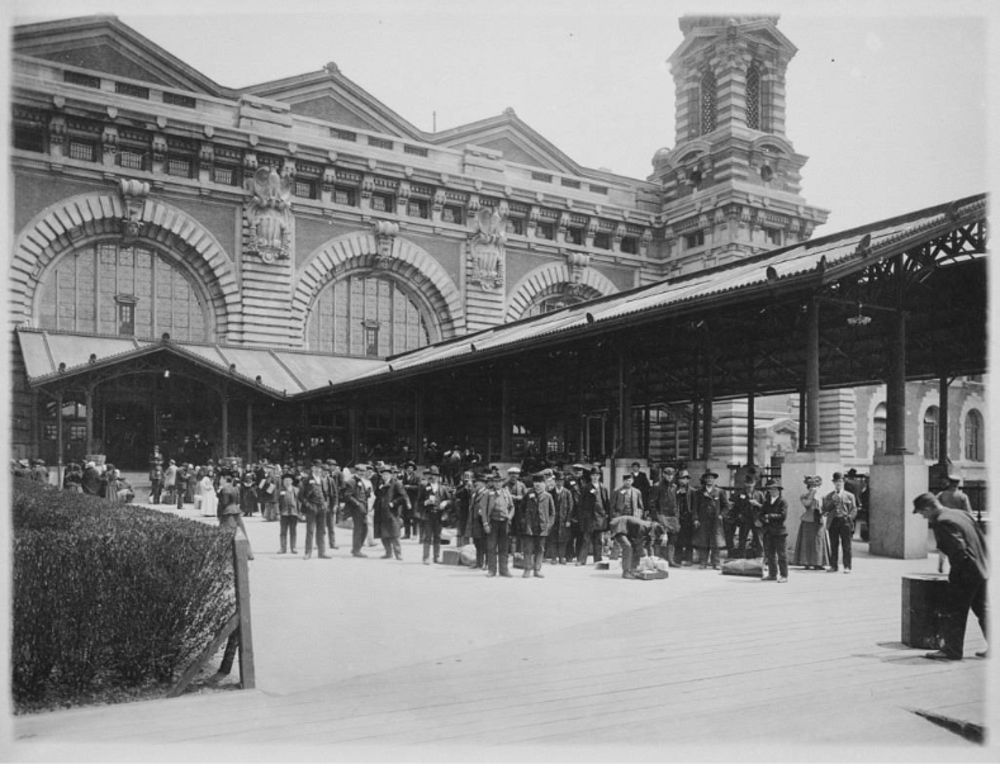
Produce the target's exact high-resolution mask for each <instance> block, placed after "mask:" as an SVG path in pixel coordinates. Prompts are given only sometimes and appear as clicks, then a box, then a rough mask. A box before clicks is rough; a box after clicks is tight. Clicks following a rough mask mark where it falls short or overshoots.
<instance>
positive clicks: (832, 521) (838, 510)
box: [822, 472, 858, 573]
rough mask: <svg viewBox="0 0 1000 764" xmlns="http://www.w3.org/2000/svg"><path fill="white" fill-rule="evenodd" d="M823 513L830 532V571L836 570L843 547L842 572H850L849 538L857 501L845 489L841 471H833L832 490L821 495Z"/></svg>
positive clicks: (851, 533)
mask: <svg viewBox="0 0 1000 764" xmlns="http://www.w3.org/2000/svg"><path fill="white" fill-rule="evenodd" d="M822 510H823V515H824V516H825V517H826V518H828V519H827V530H828V531H829V533H830V568H829V572H830V573H836V572H837V559H838V557H839V554H840V548H841V547H843V549H844V572H845V573H850V572H851V538H852V537H853V536H854V518H855V517H857V516H858V502H857V499H855V498H854V494H853V493H851V492H850V491H848V490H847V488H846V487H845V482H844V473H843V472H834V473H833V490H832V491H830V493H828V494H827V495H826V496H824V497H823V507H822Z"/></svg>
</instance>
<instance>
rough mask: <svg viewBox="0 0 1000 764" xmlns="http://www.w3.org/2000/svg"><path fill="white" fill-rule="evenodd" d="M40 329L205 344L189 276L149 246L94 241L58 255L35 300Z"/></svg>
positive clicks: (199, 300) (201, 311)
mask: <svg viewBox="0 0 1000 764" xmlns="http://www.w3.org/2000/svg"><path fill="white" fill-rule="evenodd" d="M38 324H39V326H40V327H41V328H42V329H51V330H57V331H67V332H80V333H85V334H120V335H127V336H135V337H145V338H157V337H160V336H162V335H163V334H164V333H169V334H170V336H171V337H172V338H173V339H175V340H189V341H194V342H206V341H208V340H209V334H210V331H209V325H208V321H207V319H206V306H205V301H204V298H203V297H202V296H201V294H200V292H199V290H198V288H197V287H196V286H195V284H194V282H193V281H192V279H191V276H190V275H189V274H187V273H185V272H184V271H182V270H181V269H180V268H178V267H177V266H176V265H175V264H173V263H172V262H171V260H170V259H168V258H167V257H166V256H165V255H163V254H161V253H160V252H157V251H156V250H154V249H152V248H149V247H142V246H128V247H127V246H124V245H122V244H116V243H110V242H105V243H99V244H95V245H91V246H89V247H84V248H81V249H78V250H76V251H74V252H72V253H70V254H69V255H67V256H65V257H64V258H62V259H61V260H60V261H59V262H58V264H57V265H56V267H55V269H54V271H53V272H52V273H51V274H50V275H49V276H47V277H46V279H45V284H44V286H43V288H42V291H41V295H40V297H39V301H38Z"/></svg>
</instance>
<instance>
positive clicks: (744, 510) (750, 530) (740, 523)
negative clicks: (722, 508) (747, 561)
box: [732, 470, 764, 558]
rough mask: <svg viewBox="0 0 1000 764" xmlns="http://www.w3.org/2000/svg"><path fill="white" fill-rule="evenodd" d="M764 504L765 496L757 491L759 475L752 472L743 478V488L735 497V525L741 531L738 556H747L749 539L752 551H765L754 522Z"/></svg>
mask: <svg viewBox="0 0 1000 764" xmlns="http://www.w3.org/2000/svg"><path fill="white" fill-rule="evenodd" d="M763 503H764V494H763V492H762V491H760V490H758V489H757V473H756V472H754V471H753V470H751V471H750V472H748V473H747V474H746V476H745V477H744V478H743V488H741V489H740V490H738V491H736V492H735V493H734V495H733V508H732V516H733V520H734V525H735V527H736V528H738V529H739V540H738V541H737V546H736V556H739V557H741V558H745V557H748V556H752V555H748V554H747V539H748V538H749V540H750V550H751V551H752V550H755V549H763V548H764V544H763V539H762V538H761V531H760V528H758V527H757V526H756V525H754V520H756V519H757V513H758V511H759V510H760V507H761V505H762V504H763Z"/></svg>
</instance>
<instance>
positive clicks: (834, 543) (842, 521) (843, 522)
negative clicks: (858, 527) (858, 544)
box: [830, 517, 854, 570]
mask: <svg viewBox="0 0 1000 764" xmlns="http://www.w3.org/2000/svg"><path fill="white" fill-rule="evenodd" d="M853 535H854V525H853V523H851V521H850V520H848V519H847V518H846V517H835V518H833V519H832V520H831V521H830V568H831V569H832V570H836V569H837V560H838V558H839V554H838V551H839V548H840V547H841V546H843V547H844V568H845V569H846V570H850V569H851V536H853Z"/></svg>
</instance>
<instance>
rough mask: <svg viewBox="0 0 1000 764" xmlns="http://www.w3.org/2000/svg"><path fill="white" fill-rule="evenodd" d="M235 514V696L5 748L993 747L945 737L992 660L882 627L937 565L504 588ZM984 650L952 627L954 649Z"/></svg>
mask: <svg viewBox="0 0 1000 764" xmlns="http://www.w3.org/2000/svg"><path fill="white" fill-rule="evenodd" d="M142 496H143V494H142V493H141V492H140V498H142ZM174 512H176V510H174ZM178 514H181V515H183V516H186V517H191V518H192V519H195V520H196V521H198V522H203V521H204V522H209V521H210V520H209V519H208V518H205V519H204V520H202V519H200V518H197V517H196V516H195V513H194V512H193V511H192V510H190V509H186V510H183V511H181V512H179V513H178ZM247 525H248V531H249V535H250V539H251V543H252V545H253V548H254V552H255V554H256V559H255V560H254V561H253V562H252V563H251V564H250V575H251V590H252V614H253V630H254V648H255V652H256V658H257V661H256V672H257V689H256V690H254V691H238V690H233V691H230V692H209V693H199V694H190V695H185V696H182V697H181V698H177V699H173V700H156V701H148V702H143V703H133V704H127V705H121V706H105V707H98V708H84V709H73V710H67V711H59V712H53V713H47V714H38V715H32V716H24V717H16V718H15V719H14V721H13V736H14V748H13V749H12V750H11V751H10V754H11V755H8V756H5V757H4V758H5V759H6V760H18V761H22V760H23V761H29V760H30V761H58V760H94V761H98V760H100V761H112V760H115V761H117V760H137V759H146V758H152V759H165V760H170V761H177V760H181V759H182V758H191V759H193V760H215V759H226V760H241V759H242V760H248V761H255V760H281V761H284V760H288V759H291V758H293V755H294V757H295V758H304V759H316V758H319V759H332V758H336V759H338V760H345V759H346V760H361V759H371V758H373V757H377V758H384V759H390V760H391V759H411V760H412V759H435V760H441V761H444V760H459V759H462V758H464V759H468V758H469V757H470V756H474V757H476V758H478V759H500V760H512V759H514V758H515V757H516V758H519V759H525V760H551V759H564V758H570V757H571V758H573V759H578V760H608V761H618V760H622V759H624V758H626V757H628V758H630V759H631V758H634V757H636V756H640V755H641V756H643V757H644V758H647V759H652V760H695V759H698V760H706V759H709V758H716V759H721V760H727V761H736V760H744V759H746V760H756V759H758V758H760V757H761V756H765V755H766V756H767V758H768V759H769V760H772V761H773V760H788V761H791V760H804V759H803V756H808V757H809V760H812V761H828V760H837V761H839V760H862V761H874V760H886V759H893V760H900V759H903V760H906V761H920V760H933V761H935V762H941V761H996V760H997V749H996V748H994V747H993V745H994V744H993V743H992V742H991V741H988V743H987V745H979V744H976V743H973V742H970V741H969V740H968V739H966V738H965V737H963V736H962V735H960V734H958V732H957V730H959V728H960V727H961V726H962V725H966V727H967V728H971V729H977V728H978V729H982V728H983V727H985V721H986V712H985V709H986V708H987V679H988V675H989V678H991V679H996V665H997V663H996V661H995V660H993V659H990V660H981V659H976V658H968V659H966V660H965V661H962V662H960V663H947V664H941V663H936V662H932V661H927V660H925V659H924V658H922V657H921V655H922V653H923V652H924V651H922V650H914V649H909V648H907V647H905V646H904V645H902V644H901V643H900V641H899V640H900V602H901V597H900V582H901V577H902V576H903V575H905V574H907V573H927V572H933V571H934V569H935V567H936V560H935V559H934V558H928V559H924V560H891V559H885V558H879V557H869V556H868V554H867V545H865V544H857V543H856V544H855V549H856V558H857V559H856V562H855V572H854V574H853V575H850V576H846V575H843V574H831V573H826V572H821V571H803V570H801V569H799V568H793V569H792V572H791V576H790V581H789V583H788V584H785V585H778V584H775V583H772V582H768V583H765V582H761V581H759V580H756V579H750V578H739V577H733V576H721V575H719V574H718V573H717V572H713V571H702V570H699V569H690V568H683V569H680V570H675V571H672V572H671V577H670V579H668V580H665V581H649V582H642V581H626V580H623V579H621V578H620V576H619V574H618V572H617V571H610V572H607V571H597V570H595V569H594V567H593V566H591V567H586V568H578V567H575V566H558V567H549V568H547V569H546V571H545V572H546V573H547V576H546V578H545V579H543V580H538V579H529V580H524V579H521V578H520V577H515V578H514V579H511V580H507V579H500V578H497V579H487V578H485V576H484V575H483V574H482V573H479V572H475V571H471V570H469V569H466V568H458V567H449V566H424V565H422V564H421V562H420V556H421V555H420V550H419V548H418V547H417V546H416V544H415V543H414V542H413V541H404V542H403V554H404V560H403V561H402V562H396V561H386V560H381V559H378V555H379V553H380V552H381V547H373V548H372V549H371V550H370V553H371V554H372V555H373V556H372V557H370V558H368V559H363V560H361V559H354V558H352V557H351V556H350V554H349V549H348V548H347V547H348V546H349V542H348V535H349V532H341V533H342V538H340V539H338V541H343V542H344V543H343V544H342V545H341V548H340V549H338V550H336V551H334V552H333V555H334V557H333V559H330V560H320V559H315V558H314V559H312V560H308V561H306V560H303V559H301V556H299V557H292V556H291V555H278V554H276V553H275V552H276V550H277V547H278V526H277V523H266V522H264V521H263V520H261V519H260V518H259V517H255V518H252V519H249V520H248V521H247ZM302 546H303V540H302V535H301V534H300V541H299V547H300V551H301V549H302ZM984 646H985V642H984V641H983V640H982V637H981V635H980V633H979V629H978V626H977V625H976V624H975V622H974V620H972V621H971V622H970V626H969V630H968V642H967V645H966V650H967V653H968V654H969V655H972V654H973V653H974V652H975V651H976V650H981V649H983V647H984ZM234 671H235V670H234ZM233 680H235V676H234V677H233ZM993 686H994V687H995V686H996V685H995V683H993ZM991 707H993V708H995V707H996V706H995V705H992V706H991ZM928 717H930V719H929V718H928ZM931 719H933V721H932V720H931ZM626 748H628V749H630V750H626ZM633 748H634V749H635V750H634V751H633V750H631V749H633Z"/></svg>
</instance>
